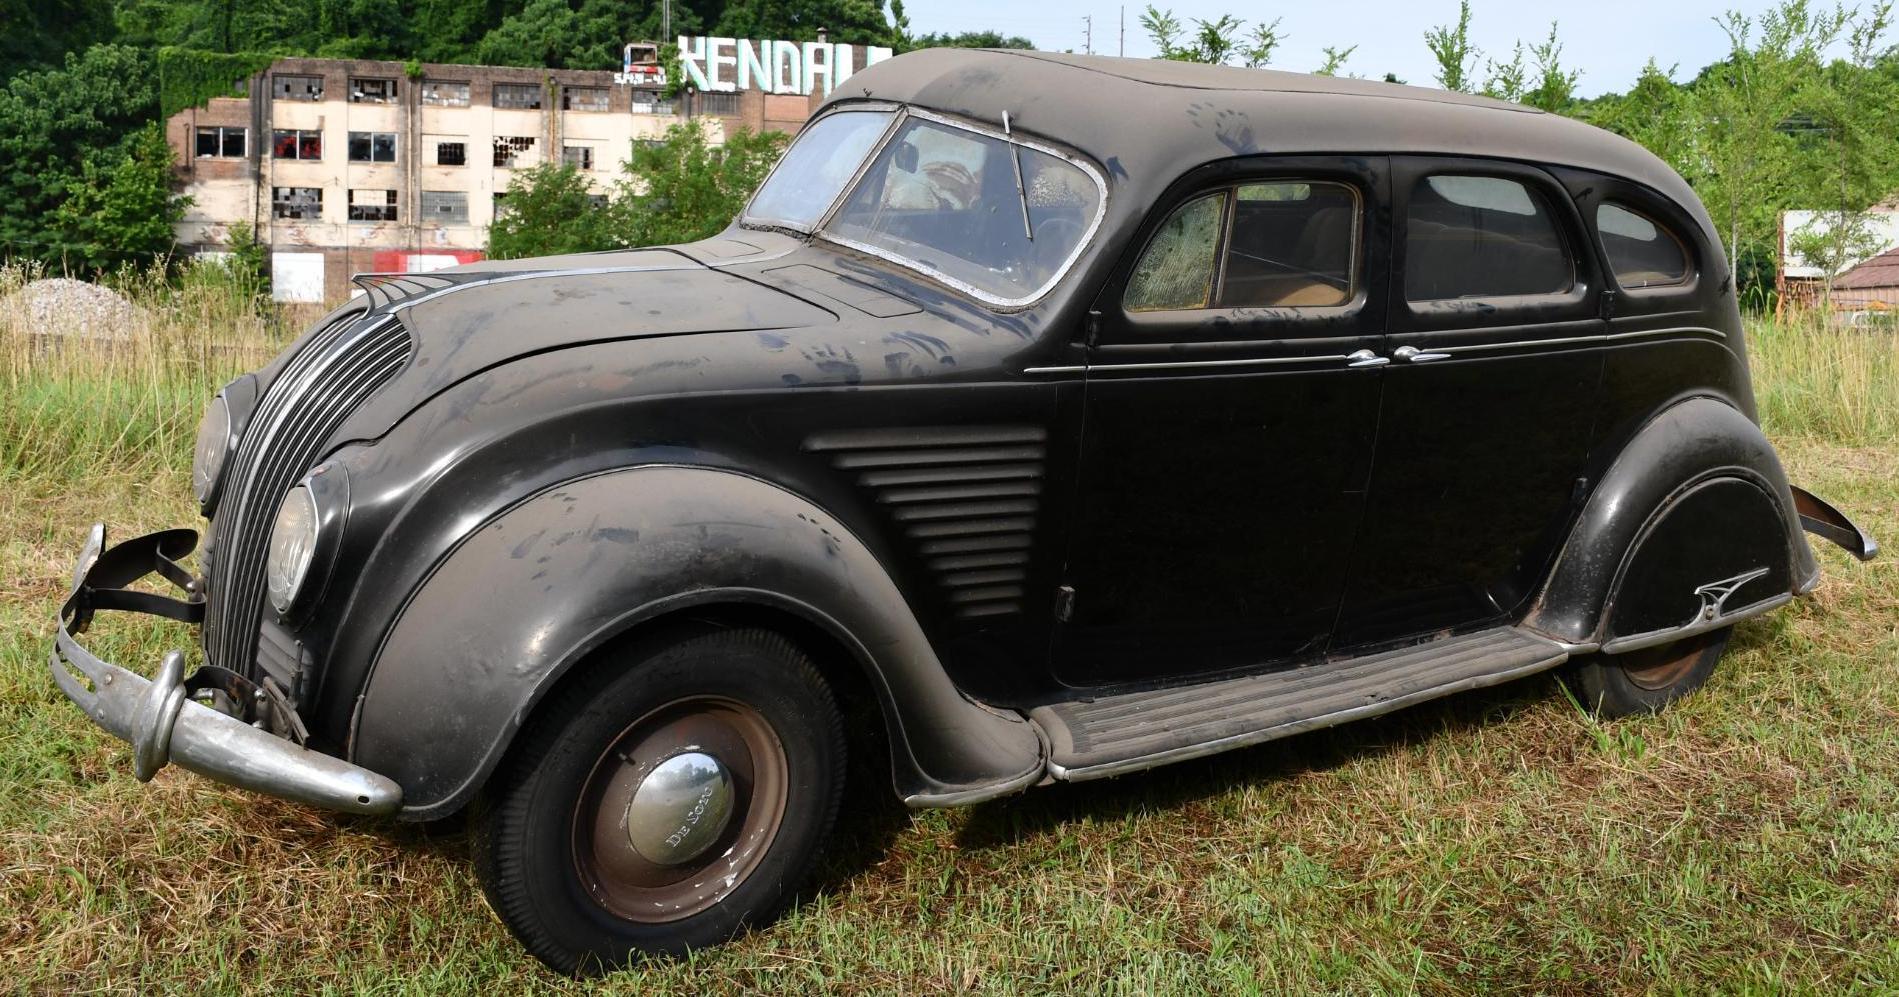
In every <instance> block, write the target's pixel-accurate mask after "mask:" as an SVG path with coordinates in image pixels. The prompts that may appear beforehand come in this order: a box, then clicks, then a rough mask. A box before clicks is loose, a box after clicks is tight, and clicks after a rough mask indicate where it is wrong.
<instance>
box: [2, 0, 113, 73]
mask: <svg viewBox="0 0 1899 997" xmlns="http://www.w3.org/2000/svg"><path fill="white" fill-rule="evenodd" d="M0 28H4V30H0V81H5V80H8V79H12V78H13V74H14V73H17V72H19V71H20V70H22V69H44V68H47V67H49V66H57V65H59V64H60V63H62V62H63V61H65V57H66V53H68V52H77V51H79V50H81V49H84V48H86V47H87V46H89V45H92V44H94V43H96V42H107V41H111V40H112V33H113V25H112V3H111V0H0Z"/></svg>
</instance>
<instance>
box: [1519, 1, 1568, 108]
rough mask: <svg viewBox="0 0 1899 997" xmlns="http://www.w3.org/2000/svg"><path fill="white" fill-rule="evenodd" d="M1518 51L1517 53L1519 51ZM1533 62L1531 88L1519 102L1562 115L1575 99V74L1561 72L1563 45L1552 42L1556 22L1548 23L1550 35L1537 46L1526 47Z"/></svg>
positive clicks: (1562, 69)
mask: <svg viewBox="0 0 1899 997" xmlns="http://www.w3.org/2000/svg"><path fill="white" fill-rule="evenodd" d="M1519 50H1520V49H1519ZM1530 55H1531V57H1532V58H1534V59H1535V60H1536V78H1535V86H1532V87H1530V88H1529V89H1528V90H1527V91H1526V92H1525V93H1524V94H1523V102H1524V103H1526V104H1528V105H1530V106H1531V107H1539V108H1542V109H1543V110H1545V111H1566V110H1568V109H1569V105H1570V104H1571V103H1573V102H1574V101H1575V99H1576V83H1577V81H1579V80H1581V79H1582V73H1581V72H1580V71H1578V70H1573V69H1564V68H1563V45H1562V43H1561V42H1558V41H1557V40H1556V22H1555V21H1551V22H1550V34H1549V37H1548V38H1547V39H1544V40H1543V41H1542V42H1541V43H1539V44H1536V45H1532V46H1530Z"/></svg>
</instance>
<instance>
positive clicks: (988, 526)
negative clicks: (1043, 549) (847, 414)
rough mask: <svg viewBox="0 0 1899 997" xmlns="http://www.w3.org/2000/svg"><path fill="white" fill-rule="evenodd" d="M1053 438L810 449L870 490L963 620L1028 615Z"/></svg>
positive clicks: (955, 430)
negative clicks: (1025, 604)
mask: <svg viewBox="0 0 1899 997" xmlns="http://www.w3.org/2000/svg"><path fill="white" fill-rule="evenodd" d="M1047 440H1048V434H1047V433H1046V432H1045V431H1044V430H1042V429H1041V428H1039V427H1035V426H941V427H916V428H906V429H873V430H855V431H848V432H838V433H821V434H819V435H817V436H813V437H811V438H810V439H809V440H806V441H805V449H806V450H809V451H812V452H816V453H825V454H829V455H830V459H831V465H832V466H833V467H836V468H837V469H838V470H840V471H843V472H845V473H847V474H849V475H851V476H852V477H853V478H854V479H855V480H856V481H857V483H858V484H860V485H863V486H864V487H865V488H867V489H869V490H870V491H871V493H872V494H873V495H875V496H876V500H877V504H878V505H879V506H880V507H882V508H883V509H884V510H885V512H886V513H887V514H888V515H889V516H890V518H891V520H892V521H893V522H894V523H895V524H896V526H897V528H898V529H900V530H901V531H902V532H903V535H904V536H905V537H907V538H908V539H909V541H910V543H911V544H912V545H913V546H914V548H915V550H916V551H917V553H918V554H920V555H921V556H922V557H923V559H924V562H925V563H926V564H928V565H929V568H930V572H931V574H932V575H933V576H934V578H935V579H936V581H937V584H938V585H939V586H941V588H942V590H943V597H944V598H945V599H946V600H948V602H949V604H950V606H951V607H952V609H953V611H954V612H955V614H956V615H957V616H959V617H962V618H964V619H975V618H980V617H991V616H1005V615H1009V614H1012V613H1019V612H1021V611H1022V598H1023V595H1024V594H1025V592H1026V585H1027V582H1028V568H1029V550H1030V546H1031V544H1032V543H1033V542H1034V535H1035V517H1036V513H1037V512H1038V511H1039V510H1040V508H1041V498H1042V474H1043V464H1044V459H1043V458H1044V456H1045V453H1046V449H1047V446H1046V445H1047Z"/></svg>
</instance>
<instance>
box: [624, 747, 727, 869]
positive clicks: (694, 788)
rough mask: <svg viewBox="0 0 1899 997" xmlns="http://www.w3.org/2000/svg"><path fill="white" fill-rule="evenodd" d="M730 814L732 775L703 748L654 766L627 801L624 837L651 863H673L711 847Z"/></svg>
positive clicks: (694, 857) (689, 859) (695, 855)
mask: <svg viewBox="0 0 1899 997" xmlns="http://www.w3.org/2000/svg"><path fill="white" fill-rule="evenodd" d="M731 819H732V776H731V773H729V772H727V771H726V770H725V766H723V765H720V764H719V760H718V759H717V758H714V757H712V756H711V755H708V754H706V753H705V752H703V751H682V752H680V753H679V754H677V755H674V756H672V757H671V758H668V759H666V760H665V761H663V762H660V763H659V764H658V765H655V766H653V770H652V771H651V772H648V773H647V774H646V778H644V779H642V780H640V785H639V788H638V789H635V790H634V791H633V799H632V800H631V801H630V802H629V803H627V805H626V837H627V840H628V841H630V842H632V844H633V850H634V851H636V852H639V853H640V855H642V856H644V857H645V858H646V860H647V861H649V862H652V863H654V864H656V865H678V864H679V863H681V862H690V861H692V860H693V859H696V858H698V857H699V856H700V855H701V854H703V853H704V852H705V850H706V849H708V848H711V847H712V843H713V842H714V841H717V840H718V838H719V835H720V834H721V833H723V832H724V831H725V825H726V822H727V821H729V820H731Z"/></svg>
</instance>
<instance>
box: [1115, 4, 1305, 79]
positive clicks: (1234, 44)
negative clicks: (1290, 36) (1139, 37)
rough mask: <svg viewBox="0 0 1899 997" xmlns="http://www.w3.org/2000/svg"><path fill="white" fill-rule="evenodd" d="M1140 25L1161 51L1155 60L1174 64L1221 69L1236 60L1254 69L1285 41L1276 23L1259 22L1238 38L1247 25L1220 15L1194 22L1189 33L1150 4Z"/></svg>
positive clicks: (1171, 12)
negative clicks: (1191, 63)
mask: <svg viewBox="0 0 1899 997" xmlns="http://www.w3.org/2000/svg"><path fill="white" fill-rule="evenodd" d="M1140 24H1141V28H1142V30H1144V31H1146V32H1147V36H1148V37H1149V38H1151V39H1153V41H1154V47H1155V48H1157V49H1159V50H1160V55H1159V56H1158V58H1161V59H1171V60H1173V61H1175V62H1203V63H1208V64H1210V65H1224V64H1226V63H1227V62H1228V60H1230V59H1233V58H1234V57H1238V58H1239V60H1240V62H1241V64H1242V65H1245V66H1246V67H1248V68H1249V69H1257V68H1259V67H1261V66H1264V65H1266V64H1267V63H1268V62H1270V61H1272V57H1273V50H1274V49H1277V48H1278V47H1279V45H1280V43H1281V42H1283V41H1285V40H1286V39H1285V36H1283V35H1281V34H1280V33H1279V22H1278V21H1277V20H1275V21H1273V22H1272V23H1271V24H1266V23H1264V22H1261V23H1260V24H1259V25H1257V26H1255V27H1254V28H1253V31H1252V33H1251V34H1249V35H1247V36H1245V37H1241V34H1240V32H1241V31H1243V30H1244V29H1245V27H1246V22H1245V21H1243V20H1241V19H1240V18H1238V17H1235V16H1234V15H1232V14H1222V15H1220V16H1219V17H1216V18H1214V19H1213V20H1211V21H1206V20H1201V19H1200V18H1194V21H1193V24H1194V27H1193V31H1192V32H1191V33H1189V32H1188V31H1187V30H1186V29H1185V28H1183V27H1182V26H1181V23H1180V19H1179V18H1177V17H1175V16H1174V12H1173V11H1172V10H1160V9H1158V8H1156V7H1154V6H1153V5H1152V4H1149V5H1148V6H1147V8H1146V9H1145V10H1143V11H1141V15H1140Z"/></svg>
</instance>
